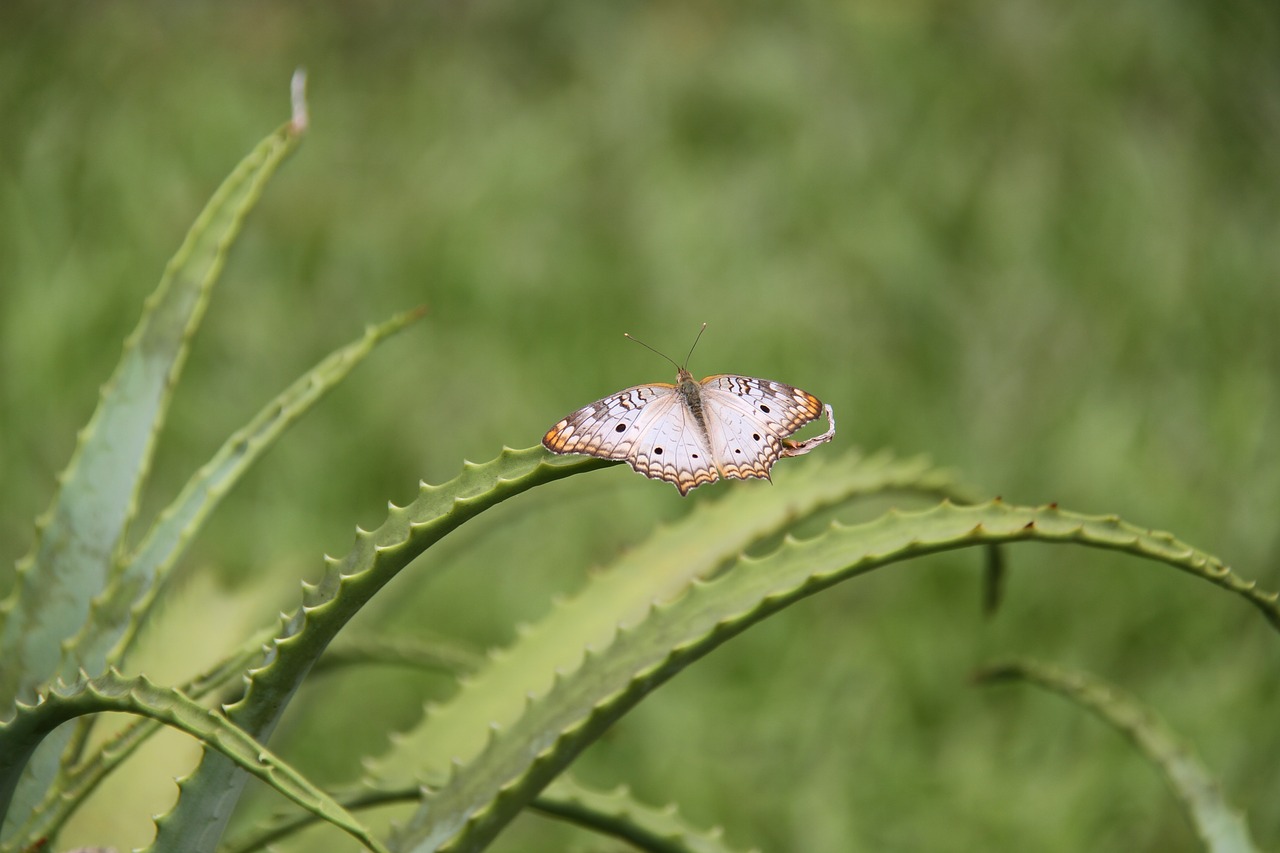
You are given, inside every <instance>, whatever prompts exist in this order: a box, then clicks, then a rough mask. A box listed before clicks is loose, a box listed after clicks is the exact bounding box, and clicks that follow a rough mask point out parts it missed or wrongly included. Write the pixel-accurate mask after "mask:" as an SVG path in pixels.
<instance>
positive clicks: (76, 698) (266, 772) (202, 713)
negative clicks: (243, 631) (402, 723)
mask: <svg viewBox="0 0 1280 853" xmlns="http://www.w3.org/2000/svg"><path fill="white" fill-rule="evenodd" d="M103 711H123V712H125V713H130V714H140V715H142V716H146V717H150V718H152V719H155V720H158V721H160V722H162V723H164V724H166V725H169V726H172V727H173V728H176V729H179V730H181V731H184V732H186V733H187V734H189V735H192V736H193V737H196V738H199V739H200V740H201V741H203V742H204V743H205V744H207V745H208V746H210V747H212V748H214V749H217V750H218V751H219V753H220V754H222V755H224V756H226V757H227V759H228V760H230V761H233V762H234V763H235V764H236V766H237V767H240V768H241V769H242V770H244V771H245V772H247V773H249V774H251V775H253V776H255V777H257V778H258V779H261V780H262V781H263V782H265V783H266V784H268V785H270V786H271V787H272V788H275V789H276V790H277V791H279V792H280V793H281V794H283V795H284V796H285V797H288V798H289V799H290V800H292V801H293V802H295V803H297V804H298V805H299V806H301V807H302V808H304V809H306V810H307V811H309V812H312V813H313V814H315V815H317V816H318V817H321V818H323V819H324V820H326V821H328V822H329V823H332V824H334V825H335V826H338V827H340V828H341V829H343V830H345V831H346V832H347V833H348V834H350V835H352V836H353V837H355V838H356V839H358V840H359V841H360V842H361V843H363V844H364V845H365V846H367V847H369V848H370V849H373V850H378V851H384V850H385V849H386V848H384V847H383V846H382V844H381V843H380V842H379V841H378V840H377V839H376V838H374V837H373V835H372V834H371V833H370V832H369V831H368V830H367V829H365V828H364V827H363V826H362V825H361V824H360V823H359V822H358V821H357V820H356V819H355V818H354V817H352V816H351V814H350V813H349V812H347V810H346V809H344V808H343V807H342V806H340V805H338V803H337V802H335V801H334V800H333V799H332V798H331V797H329V796H328V795H327V794H325V793H324V791H322V790H320V789H319V788H317V787H316V786H315V785H312V784H311V783H310V782H309V781H307V779H306V777H305V776H303V775H302V774H300V773H298V772H297V771H296V770H294V769H293V768H292V767H290V766H289V765H288V764H286V763H285V762H284V761H282V760H281V759H279V758H277V757H276V756H275V755H272V754H271V753H270V752H268V751H267V750H265V749H264V748H263V747H262V746H261V745H260V744H258V743H257V741H255V740H254V739H253V738H252V737H251V736H249V735H248V734H247V733H245V732H244V731H243V730H242V729H239V728H237V727H236V726H234V725H232V724H231V723H230V722H229V721H228V720H227V719H226V718H225V717H223V716H222V715H221V714H218V713H217V712H215V711H210V710H208V709H207V708H204V707H203V706H201V705H199V704H197V703H196V702H194V701H192V700H191V699H188V698H187V697H186V696H184V695H183V694H182V693H180V692H178V691H177V690H171V689H166V688H161V687H157V686H155V685H154V684H151V683H150V682H149V681H147V680H146V679H144V678H125V677H123V676H121V675H119V674H118V673H116V672H115V671H110V672H107V673H105V674H103V675H100V676H98V677H97V678H93V679H86V680H82V681H79V682H77V683H75V684H72V685H70V686H66V687H58V688H55V689H54V690H51V691H50V692H49V693H48V694H46V695H43V696H41V697H40V699H39V701H38V702H37V703H36V704H35V705H25V704H21V705H19V706H18V709H17V713H16V715H15V716H14V718H13V719H12V720H10V721H8V722H6V723H3V724H0V805H7V804H8V800H9V797H10V795H11V794H12V793H13V790H14V788H15V787H16V785H17V782H18V779H19V778H20V776H21V773H22V767H23V765H24V764H25V763H26V761H27V760H28V759H29V758H30V757H31V755H32V753H34V752H35V749H36V747H37V746H38V745H39V743H40V741H41V740H42V739H43V738H44V737H45V736H46V735H47V734H48V733H49V732H51V731H53V730H54V729H55V728H57V727H58V726H59V725H61V724H62V723H65V722H67V721H68V720H71V719H74V718H76V717H79V716H82V715H84V714H95V713H100V712H103Z"/></svg>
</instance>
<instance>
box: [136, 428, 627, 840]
mask: <svg viewBox="0 0 1280 853" xmlns="http://www.w3.org/2000/svg"><path fill="white" fill-rule="evenodd" d="M615 464H617V463H616V462H612V461H607V460H601V459H593V458H589V457H580V456H556V455H554V454H551V453H548V452H547V451H546V450H544V449H543V448H542V447H535V448H530V449H528V450H510V449H506V450H504V451H503V452H502V454H500V455H499V456H498V457H497V458H496V459H494V460H492V461H491V462H487V463H484V464H480V465H476V464H472V463H467V464H466V466H465V467H464V469H463V472H462V473H461V474H459V475H458V476H457V477H455V478H454V479H453V480H450V481H449V482H448V483H445V484H444V485H440V486H433V485H428V484H425V483H424V484H422V486H421V489H420V491H419V495H418V498H417V499H416V500H415V501H413V503H411V504H409V505H408V506H405V507H396V506H393V507H392V508H391V510H390V513H389V517H388V519H387V521H386V522H385V523H384V524H383V525H382V526H381V527H379V528H378V529H376V530H373V531H366V530H361V529H357V530H356V542H355V546H354V547H353V548H352V550H351V552H350V553H349V554H348V555H347V556H346V557H345V558H344V559H342V560H331V559H330V560H328V561H327V563H326V566H325V574H324V577H323V578H322V579H321V581H320V582H319V583H318V584H316V585H314V586H312V585H306V586H305V593H304V602H303V606H302V608H301V609H299V610H298V611H296V612H295V613H294V614H293V615H292V616H291V617H290V618H288V619H287V620H286V621H285V623H284V628H283V629H282V630H281V632H280V634H279V636H278V637H277V638H276V639H275V640H274V641H273V645H272V648H271V652H270V654H269V655H268V659H267V662H266V663H265V664H264V665H263V666H262V667H261V668H259V669H256V670H254V671H252V672H251V673H250V674H249V679H248V684H247V687H246V691H245V695H244V697H243V698H242V699H241V700H240V701H239V702H237V703H235V704H234V705H231V706H229V707H228V708H227V713H228V716H229V717H230V718H231V719H232V720H233V721H234V722H235V723H236V724H237V725H238V726H240V727H241V728H243V729H244V730H245V731H248V732H250V733H251V734H253V735H254V736H255V737H257V738H260V739H262V740H265V739H266V738H267V737H268V736H269V735H270V733H271V731H272V729H273V728H274V727H275V724H276V722H277V720H278V719H279V716H280V714H281V712H283V710H284V708H285V706H286V705H287V704H288V701H289V699H290V698H292V696H293V694H294V692H295V691H296V690H297V688H298V686H299V685H300V684H301V683H302V680H303V678H305V677H306V675H307V674H308V673H309V672H310V670H311V667H312V666H313V665H314V664H315V662H316V661H317V660H318V659H319V658H320V656H321V654H323V652H324V650H325V648H326V647H327V646H328V645H329V643H330V642H331V641H332V640H333V638H334V637H335V636H336V635H337V633H338V631H340V630H341V629H342V628H343V627H344V626H345V625H346V624H347V622H348V621H350V619H351V618H352V617H353V616H355V615H356V613H358V612H359V610H360V608H362V607H363V606H364V605H365V604H366V603H368V601H369V600H370V599H371V598H372V597H373V596H374V594H376V593H377V592H378V591H379V590H380V589H382V587H383V586H385V585H386V584H387V583H389V582H390V581H391V580H392V579H393V578H394V577H395V576H396V575H397V574H398V573H399V572H400V570H401V569H403V568H404V567H405V566H407V565H408V564H409V563H410V562H412V561H413V560H414V559H415V558H416V557H417V556H418V555H420V554H422V553H423V552H424V551H426V549H427V548H429V547H430V546H431V545H433V544H434V543H436V542H438V541H439V540H440V539H441V538H443V537H444V536H445V535H447V534H448V533H450V532H451V531H453V530H456V529H457V528H458V527H459V526H461V525H462V524H464V523H465V522H467V521H469V520H470V519H472V518H474V517H475V516H477V515H479V514H480V513H482V512H484V511H485V510H487V509H489V508H491V507H494V506H496V505H498V504H500V503H502V502H503V501H504V500H506V499H507V498H510V497H514V496H516V495H518V494H521V493H523V492H525V491H527V490H528V489H531V488H533V487H535V486H539V485H543V484H545V483H550V482H553V481H555V480H558V479H560V478H562V477H567V476H569V475H571V474H574V473H578V472H582V471H588V470H592V469H596V468H603V467H607V466H610V465H615ZM245 779H246V777H245V775H244V774H243V773H242V772H241V771H240V770H239V768H237V767H236V765H235V764H233V763H231V762H229V761H227V760H226V759H225V758H224V757H223V756H221V755H220V754H218V753H215V752H210V751H209V750H205V753H204V756H203V758H202V759H201V763H200V766H199V767H198V768H197V769H196V771H195V772H194V773H192V775H191V776H189V777H187V778H186V779H184V780H182V781H181V782H180V794H179V798H178V802H177V805H176V806H175V807H174V809H173V811H172V812H170V814H169V815H168V816H167V817H166V818H165V819H164V820H161V821H159V822H158V823H157V833H156V838H155V841H154V842H153V844H152V848H151V849H153V850H157V851H162V853H167V851H172V853H201V851H212V850H213V849H214V848H215V847H216V846H217V844H218V841H219V839H220V838H221V837H222V832H223V830H224V829H225V827H226V822H227V820H228V819H229V818H230V815H231V812H232V811H233V809H234V806H235V803H236V801H237V800H238V799H239V796H240V792H241V790H242V788H243V786H244V781H245Z"/></svg>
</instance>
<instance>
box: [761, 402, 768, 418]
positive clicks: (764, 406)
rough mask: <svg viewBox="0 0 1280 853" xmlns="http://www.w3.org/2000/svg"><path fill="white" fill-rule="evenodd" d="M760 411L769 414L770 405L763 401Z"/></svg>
mask: <svg viewBox="0 0 1280 853" xmlns="http://www.w3.org/2000/svg"><path fill="white" fill-rule="evenodd" d="M760 411H762V412H764V413H765V414H766V415H767V414H769V407H768V406H766V405H765V404H764V403H761V404H760Z"/></svg>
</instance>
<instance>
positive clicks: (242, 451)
mask: <svg viewBox="0 0 1280 853" xmlns="http://www.w3.org/2000/svg"><path fill="white" fill-rule="evenodd" d="M421 316H422V310H421V309H419V310H416V311H410V312H406V313H403V314H399V315H397V316H395V317H393V318H391V319H390V320H388V321H386V322H384V323H381V324H379V325H376V326H370V327H369V328H368V329H366V330H365V333H364V335H362V336H361V337H360V339H358V340H356V341H353V342H352V343H350V344H348V345H347V346H345V347H342V348H341V349H339V350H337V351H336V352H334V353H332V354H330V355H329V356H328V357H326V358H325V359H324V360H322V361H321V362H320V363H319V364H317V365H316V366H315V367H313V368H312V369H311V370H310V371H308V372H307V373H305V374H304V375H303V376H302V377H301V378H300V379H298V380H297V381H296V382H294V383H293V384H292V385H290V386H289V387H288V388H286V389H285V390H284V391H282V392H281V393H280V394H279V395H277V396H276V398H275V399H274V400H272V401H271V402H270V403H269V404H267V405H266V406H265V407H263V409H262V410H261V411H259V412H258V413H257V414H256V415H255V416H254V417H253V418H252V419H251V420H250V421H249V423H247V424H246V425H245V426H244V427H242V428H241V429H239V430H237V431H236V432H235V433H234V434H233V435H232V436H231V437H230V438H228V439H227V440H226V442H224V443H223V445H222V447H220V448H219V449H218V451H217V452H216V453H215V454H214V455H213V458H211V459H210V460H209V461H208V462H207V463H205V465H203V466H202V467H201V468H200V469H199V470H198V471H197V472H196V473H195V474H194V475H193V476H192V477H191V479H190V480H189V481H188V482H187V484H186V486H184V487H183V489H182V491H181V492H180V493H179V494H178V496H177V498H175V499H174V501H173V502H172V503H170V504H169V506H168V507H166V508H165V509H164V510H163V511H162V512H161V513H160V516H159V517H158V518H157V519H156V522H155V524H153V525H152V527H151V530H150V531H149V532H148V534H147V536H146V537H145V538H144V539H143V541H142V543H141V544H140V545H139V546H138V549H137V551H136V552H135V553H134V554H133V555H131V556H130V557H128V558H127V559H125V560H122V561H121V564H120V566H119V567H118V569H117V572H116V573H115V576H114V577H113V578H112V581H111V583H110V584H109V585H108V587H107V588H106V589H105V590H104V591H103V592H102V594H101V595H99V596H98V597H97V598H95V599H94V600H93V603H92V608H91V618H90V619H89V620H88V621H86V623H85V625H84V627H83V628H82V630H81V631H80V632H79V633H78V634H77V635H76V636H75V637H74V638H73V639H72V640H71V641H70V642H67V643H65V644H64V653H63V655H64V668H65V666H68V665H71V664H73V663H76V664H79V665H80V666H83V667H84V668H85V669H87V670H88V671H90V672H98V671H100V670H101V669H102V668H103V667H105V666H106V665H107V664H108V663H110V664H111V665H113V666H119V665H120V664H121V662H122V661H123V659H124V658H125V656H126V654H127V651H128V649H129V648H130V647H131V646H132V644H133V642H134V641H135V640H136V638H137V636H138V634H139V632H140V631H141V630H142V628H143V626H144V625H145V624H146V621H147V614H148V612H149V611H150V609H151V607H152V606H153V605H154V603H155V602H156V600H157V599H158V597H159V595H160V593H161V592H162V591H163V589H164V587H165V581H167V579H168V577H169V574H170V571H171V569H172V568H173V566H174V564H175V563H176V562H177V560H178V558H179V557H181V555H182V553H183V552H184V551H185V550H186V546H187V544H188V543H189V542H190V541H191V540H192V539H193V538H194V537H195V535H196V534H197V533H198V532H199V530H200V528H201V527H202V526H203V525H204V522H205V520H206V519H207V518H208V516H209V514H210V513H211V512H212V511H213V510H214V508H216V507H217V505H218V503H219V502H220V501H221V500H222V498H223V496H225V495H226V494H227V492H228V491H230V489H231V488H232V487H234V486H235V484H236V482H238V481H239V479H240V478H241V477H242V476H243V475H244V474H245V473H246V472H247V471H248V470H249V469H250V468H251V467H252V466H253V464H254V463H255V462H257V461H258V459H259V458H261V457H262V455H263V454H264V453H266V451H267V450H269V449H270V448H271V447H272V445H274V444H275V442H276V440H277V439H278V438H279V437H280V436H281V435H282V434H283V433H284V432H285V430H287V429H288V428H289V427H290V426H292V425H293V424H294V423H295V422H296V421H297V420H298V419H299V418H301V417H302V416H303V415H304V414H306V413H307V412H308V411H309V410H310V409H311V408H312V407H313V406H314V405H315V404H316V403H317V402H319V401H320V400H321V399H322V398H323V397H324V396H325V394H327V393H328V392H329V391H330V390H332V389H333V388H334V387H335V386H337V385H338V384H339V383H340V382H342V380H343V379H345V378H346V377H347V376H348V375H349V374H350V373H351V371H352V370H354V369H355V367H356V366H357V365H358V364H360V363H361V362H362V361H364V359H365V357H366V356H368V355H369V354H370V353H371V352H372V351H373V349H374V348H375V347H376V346H377V345H378V344H379V343H380V342H382V341H383V340H385V339H386V338H387V337H389V336H390V335H393V334H395V333H396V332H398V331H400V330H401V329H403V328H404V327H405V326H407V325H408V324H409V323H411V322H413V321H414V320H416V319H418V318H419V317H421ZM117 641H118V645H117V646H116V648H115V649H114V650H113V651H112V652H111V654H110V655H108V647H109V646H110V645H111V644H112V643H117Z"/></svg>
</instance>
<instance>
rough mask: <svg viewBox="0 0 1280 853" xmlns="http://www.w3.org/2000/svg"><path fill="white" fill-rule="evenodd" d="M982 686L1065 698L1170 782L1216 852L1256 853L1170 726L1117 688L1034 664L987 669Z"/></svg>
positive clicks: (1240, 821)
mask: <svg viewBox="0 0 1280 853" xmlns="http://www.w3.org/2000/svg"><path fill="white" fill-rule="evenodd" d="M975 678H976V680H977V681H979V682H980V683H987V684H990V683H996V682H1001V681H1011V680H1013V681H1025V682H1027V683H1029V684H1034V685H1037V686H1039V687H1043V688H1045V689H1047V690H1051V691H1053V692H1054V693H1057V694H1059V695H1061V696H1064V697H1066V698H1067V699H1069V700H1071V701H1072V702H1074V703H1075V704H1077V705H1079V706H1080V707H1082V708H1084V709H1085V710H1087V711H1092V712H1093V713H1094V714H1096V715H1097V716H1098V717H1100V718H1101V719H1102V720H1103V721H1105V722H1106V723H1107V724H1109V725H1111V726H1112V727H1113V728H1115V729H1117V730H1119V731H1120V732H1121V733H1122V734H1124V735H1125V736H1126V737H1127V738H1129V740H1131V741H1133V744H1134V745H1135V746H1137V747H1138V749H1139V750H1140V751H1141V752H1142V754H1143V755H1144V756H1146V757H1147V759H1148V760H1150V761H1152V762H1153V763H1154V764H1155V765H1156V766H1157V767H1159V768H1160V770H1161V772H1162V773H1164V776H1165V779H1166V780H1168V782H1169V787H1170V788H1172V789H1173V793H1174V795H1175V796H1176V797H1177V798H1178V801H1179V802H1180V803H1181V804H1182V807H1183V808H1184V809H1185V810H1186V813H1187V817H1188V819H1190V821H1191V824H1192V826H1194V827H1195V829H1196V832H1197V833H1198V834H1199V835H1200V839H1201V840H1202V841H1203V842H1204V845H1205V849H1207V850H1210V851H1213V853H1257V850H1258V848H1257V847H1256V846H1254V843H1253V840H1252V839H1251V838H1250V837H1249V827H1248V825H1247V824H1246V823H1245V821H1244V817H1243V816H1242V815H1241V814H1240V813H1239V812H1238V811H1236V810H1235V809H1233V808H1232V807H1231V806H1230V805H1229V804H1228V803H1227V801H1226V799H1225V798H1224V797H1223V794H1222V786H1221V785H1220V784H1219V783H1218V780H1217V779H1216V778H1214V776H1213V774H1211V773H1210V772H1209V770H1208V768H1206V767H1205V766H1204V764H1203V763H1202V762H1201V761H1200V759H1199V758H1198V757H1197V756H1196V754H1195V750H1194V749H1192V747H1191V746H1190V744H1187V743H1185V742H1183V741H1182V740H1181V739H1180V738H1179V737H1178V735H1177V733H1176V732H1174V731H1173V730H1172V729H1171V728H1169V726H1168V724H1166V723H1165V722H1164V721H1163V720H1161V719H1160V718H1159V717H1158V716H1157V715H1156V714H1155V713H1154V712H1153V711H1151V710H1150V709H1149V708H1147V707H1146V706H1144V705H1142V704H1141V703H1140V702H1138V701H1137V700H1136V699H1134V698H1133V697H1131V696H1128V695H1126V694H1125V693H1123V692H1122V691H1121V690H1119V689H1118V688H1116V687H1114V686H1112V685H1110V684H1108V683H1106V682H1105V681H1103V680H1102V679H1100V678H1097V677H1095V676H1092V675H1089V674H1088V673H1084V672H1078V671H1070V670H1065V669H1061V668H1059V667H1055V666H1050V665H1049V664H1046V663H1040V662H1038V661H1030V660H1016V661H1007V662H1003V663H997V664H992V665H990V666H987V667H983V668H982V669H981V670H980V671H979V672H978V673H977V674H976V675H975Z"/></svg>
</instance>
